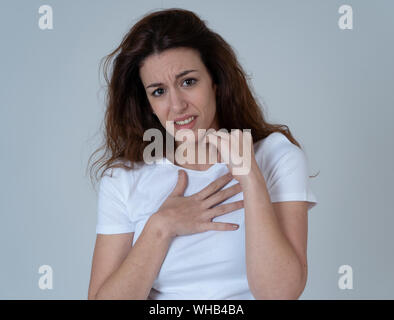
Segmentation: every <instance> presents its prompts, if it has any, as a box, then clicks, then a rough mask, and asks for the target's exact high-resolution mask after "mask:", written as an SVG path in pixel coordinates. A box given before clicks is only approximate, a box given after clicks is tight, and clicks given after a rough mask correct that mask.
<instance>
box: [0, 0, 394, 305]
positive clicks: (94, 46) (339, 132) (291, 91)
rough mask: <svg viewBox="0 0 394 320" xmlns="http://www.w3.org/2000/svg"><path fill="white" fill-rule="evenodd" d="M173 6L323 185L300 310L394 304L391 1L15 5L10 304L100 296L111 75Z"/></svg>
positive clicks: (3, 6)
mask: <svg viewBox="0 0 394 320" xmlns="http://www.w3.org/2000/svg"><path fill="white" fill-rule="evenodd" d="M162 8H183V9H187V10H191V11H193V12H195V13H196V14H198V15H199V16H200V17H201V19H203V20H204V21H206V23H207V25H208V27H209V28H211V29H212V30H214V31H216V32H217V33H219V34H220V35H221V36H222V37H223V38H224V39H225V40H226V41H227V42H228V43H229V44H230V45H231V46H232V47H233V49H234V50H235V52H236V54H237V57H238V59H239V61H240V63H241V64H242V66H243V68H244V69H245V71H246V72H247V73H248V75H249V79H250V80H249V81H250V85H251V89H253V91H254V93H255V95H256V98H257V99H258V100H259V102H260V103H261V104H262V106H263V109H264V110H263V112H264V115H265V116H266V119H267V120H268V121H269V122H271V123H281V124H286V125H287V126H288V127H289V128H290V130H291V132H292V134H293V135H294V137H295V138H296V139H297V141H299V142H300V143H301V145H302V147H303V149H304V151H305V153H306V155H307V159H308V163H309V170H310V172H309V174H310V175H311V176H312V175H316V174H317V176H316V177H315V178H312V179H310V184H311V188H312V190H313V192H314V194H315V195H316V198H317V201H318V204H317V205H316V206H315V207H314V208H313V209H312V210H310V211H309V212H308V223H309V224H308V281H307V285H306V287H305V290H304V292H303V294H302V296H301V297H300V299H393V298H394V273H393V270H394V256H393V252H394V250H393V243H394V234H393V232H392V230H391V229H392V226H393V225H394V212H393V208H392V199H393V198H392V197H393V193H394V188H393V180H394V170H393V163H394V144H393V137H394V126H393V119H394V90H393V89H394V88H393V84H394V62H393V57H394V45H393V38H394V19H393V18H392V17H393V14H394V3H393V1H389V0H386V1H384V0H381V1H366V0H365V1H363V0H358V1H356V0H350V1H349V0H346V1H339V0H331V1H323V0H320V1H312V0H302V1H289V0H288V1H285V0H281V1H278V0H275V1H274V0H266V1H257V0H256V1H252V0H247V1H234V0H226V1H224V0H215V1H171V0H163V1H160V0H157V1H154V0H146V1H135V0H117V1H109V0H99V1H93V0H83V1H76V0H74V1H54V0H45V1H43V0H23V1H22V0H19V1H12V0H2V1H1V3H0V11H1V12H2V13H3V14H2V18H1V19H0V34H1V51H0V56H1V59H0V61H1V62H0V63H1V77H0V98H1V100H0V106H1V109H0V130H1V132H0V141H1V168H2V174H1V179H0V214H1V223H0V247H1V250H0V252H1V266H0V298H1V299H86V298H87V293H88V286H89V278H90V271H91V263H92V254H93V249H94V244H95V239H96V233H95V228H96V219H97V186H96V189H95V187H94V185H93V184H92V182H91V180H90V177H89V173H88V172H87V170H86V168H87V166H88V158H89V156H90V155H91V154H92V153H93V151H95V150H96V149H97V148H98V146H99V145H100V143H101V141H102V136H103V117H104V111H105V99H104V98H105V87H104V86H105V81H104V79H103V76H102V73H101V72H100V70H99V64H100V61H101V59H102V58H103V57H104V56H105V55H107V54H108V53H110V52H111V51H113V50H114V49H115V48H116V46H117V45H118V44H119V43H120V41H121V39H122V37H123V36H124V34H125V33H126V32H127V31H128V30H129V29H130V27H131V26H132V25H134V24H135V22H136V21H138V20H139V19H140V18H141V17H142V16H143V15H145V14H147V13H148V12H153V11H155V10H159V9H162ZM43 277H46V278H45V279H46V282H45V283H43ZM48 281H49V282H48Z"/></svg>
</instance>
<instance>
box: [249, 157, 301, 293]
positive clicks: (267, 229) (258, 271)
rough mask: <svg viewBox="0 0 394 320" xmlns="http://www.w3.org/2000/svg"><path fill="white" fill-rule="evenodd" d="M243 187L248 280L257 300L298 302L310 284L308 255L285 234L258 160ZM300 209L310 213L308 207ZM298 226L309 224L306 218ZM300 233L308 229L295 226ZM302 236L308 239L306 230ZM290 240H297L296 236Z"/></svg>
mask: <svg viewBox="0 0 394 320" xmlns="http://www.w3.org/2000/svg"><path fill="white" fill-rule="evenodd" d="M241 186H242V189H243V194H244V207H245V234H246V235H245V237H246V239H245V242H246V265H247V277H248V283H249V287H250V289H251V291H252V293H253V295H254V297H255V298H256V299H298V297H299V296H300V295H301V293H302V291H303V289H304V287H305V283H306V261H304V260H305V259H306V252H305V253H304V254H302V255H301V254H300V255H299V254H297V251H301V250H297V251H296V250H295V249H294V244H292V243H291V242H290V241H289V240H288V239H289V237H287V236H286V235H285V233H284V232H283V230H282V228H281V225H280V223H279V220H278V218H277V216H276V212H275V211H274V207H273V205H272V204H271V201H270V197H269V194H268V190H267V187H266V183H265V180H264V176H263V175H262V174H261V171H260V170H259V168H258V166H257V163H256V162H255V161H252V168H251V171H250V174H249V176H248V178H246V177H245V179H244V180H243V181H242V182H241ZM298 208H303V209H305V210H304V211H306V208H307V207H306V205H305V207H304V206H302V207H300V206H298ZM286 213H287V214H290V215H291V214H297V212H286ZM301 213H303V212H301ZM300 217H305V215H300ZM297 223H299V224H300V225H301V224H305V219H300V221H299V222H297ZM298 230H301V231H302V230H305V228H303V227H302V228H301V227H297V226H295V227H294V229H293V230H291V232H292V233H297V232H298ZM298 233H299V235H298V234H297V235H296V236H297V237H298V238H300V239H301V238H302V239H303V238H305V235H304V234H303V233H304V231H302V232H298ZM301 233H302V234H301ZM297 237H296V238H297ZM290 238H291V239H293V240H294V238H295V237H294V236H292V237H290ZM297 241H298V240H297ZM298 243H301V241H298ZM305 250H306V248H305Z"/></svg>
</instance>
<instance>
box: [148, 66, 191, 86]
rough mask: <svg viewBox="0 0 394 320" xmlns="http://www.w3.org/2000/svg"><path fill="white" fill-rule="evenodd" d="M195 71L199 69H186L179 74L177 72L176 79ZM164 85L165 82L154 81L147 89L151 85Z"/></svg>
mask: <svg viewBox="0 0 394 320" xmlns="http://www.w3.org/2000/svg"><path fill="white" fill-rule="evenodd" d="M195 71H198V70H194V69H193V70H185V71H182V72H181V73H179V74H177V75H176V76H175V79H176V80H177V79H179V78H180V77H183V76H184V75H187V74H188V73H190V72H195ZM162 85H163V83H161V82H155V83H152V84H150V85H149V86H147V87H146V89H148V88H150V87H159V86H162Z"/></svg>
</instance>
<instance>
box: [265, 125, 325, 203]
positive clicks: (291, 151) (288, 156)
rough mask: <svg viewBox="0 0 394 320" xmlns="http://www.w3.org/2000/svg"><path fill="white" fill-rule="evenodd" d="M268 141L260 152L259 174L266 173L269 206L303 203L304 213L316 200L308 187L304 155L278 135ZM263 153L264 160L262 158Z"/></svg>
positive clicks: (307, 169)
mask: <svg viewBox="0 0 394 320" xmlns="http://www.w3.org/2000/svg"><path fill="white" fill-rule="evenodd" d="M272 135H273V136H270V137H268V138H269V139H270V140H272V141H267V143H266V145H265V148H266V150H260V153H259V157H260V161H261V160H262V161H263V163H262V164H261V165H262V167H263V170H266V172H267V179H266V182H267V189H268V192H269V195H270V198H271V202H281V201H307V202H308V210H310V209H312V208H313V207H315V206H316V204H317V203H318V202H317V198H316V196H315V194H314V193H313V191H312V189H311V187H310V183H309V179H310V178H309V167H308V160H307V157H306V155H305V152H304V151H303V150H302V149H301V148H299V147H298V146H296V145H295V144H293V143H291V142H290V141H289V140H288V139H287V137H286V136H285V135H283V134H281V133H274V134H272ZM263 153H264V154H265V156H263Z"/></svg>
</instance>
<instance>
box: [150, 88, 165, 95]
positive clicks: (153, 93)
mask: <svg viewBox="0 0 394 320" xmlns="http://www.w3.org/2000/svg"><path fill="white" fill-rule="evenodd" d="M159 90H163V89H162V88H159V89H156V90H155V91H153V92H152V96H154V97H158V95H156V94H155V92H157V91H159Z"/></svg>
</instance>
